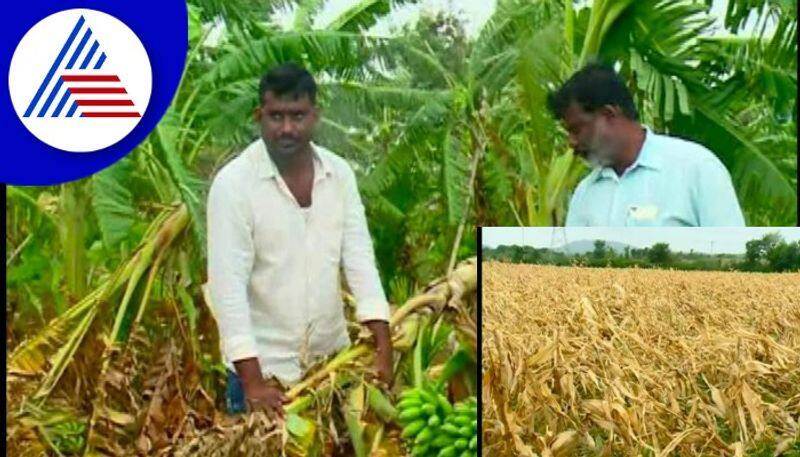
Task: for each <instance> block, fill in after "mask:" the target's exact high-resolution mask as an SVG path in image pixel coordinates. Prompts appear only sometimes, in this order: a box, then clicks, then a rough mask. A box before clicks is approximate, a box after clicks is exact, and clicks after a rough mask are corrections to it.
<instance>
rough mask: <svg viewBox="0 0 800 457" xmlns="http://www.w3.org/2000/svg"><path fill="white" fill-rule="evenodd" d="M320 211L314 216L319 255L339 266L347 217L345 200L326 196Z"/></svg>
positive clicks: (336, 196)
mask: <svg viewBox="0 0 800 457" xmlns="http://www.w3.org/2000/svg"><path fill="white" fill-rule="evenodd" d="M320 203H321V204H320V211H319V212H318V213H317V214H315V215H314V217H315V219H316V220H315V221H314V224H313V229H314V233H315V235H316V236H315V239H316V243H315V246H316V247H317V249H319V251H318V252H317V253H316V254H317V255H320V256H322V258H323V259H325V260H327V261H328V262H330V263H333V264H336V265H338V263H339V261H340V260H341V256H342V242H343V240H344V230H345V227H344V225H345V215H344V200H343V198H342V196H339V195H326V198H325V199H324V200H323V201H322V202H320Z"/></svg>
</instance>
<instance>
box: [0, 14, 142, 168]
mask: <svg viewBox="0 0 800 457" xmlns="http://www.w3.org/2000/svg"><path fill="white" fill-rule="evenodd" d="M152 84H153V80H152V70H151V68H150V59H149V58H148V56H147V51H146V50H145V47H144V46H143V45H142V42H141V41H140V40H139V37H137V36H136V34H135V33H134V32H133V31H132V30H131V29H130V28H129V27H128V26H127V25H125V23H123V22H122V21H120V20H119V19H117V18H116V17H114V16H111V15H110V14H106V13H104V12H101V11H97V10H92V9H83V8H79V9H69V10H64V11H60V12H57V13H54V14H51V15H50V16H47V17H45V18H44V19H42V20H41V21H39V22H38V23H36V24H35V25H34V26H33V27H31V28H30V30H28V32H27V33H26V34H25V35H24V36H23V37H22V40H20V42H19V44H18V45H17V48H16V50H15V51H14V55H13V57H12V58H11V64H10V67H9V74H8V86H9V93H10V95H11V102H12V104H13V105H14V110H15V111H16V113H17V116H18V117H19V119H20V120H21V121H22V123H23V125H25V127H26V128H27V129H28V131H30V132H31V133H32V134H33V135H34V136H36V138H38V139H39V140H41V141H43V142H44V143H46V144H48V145H50V146H52V147H54V148H57V149H60V150H62V151H68V152H92V151H98V150H101V149H105V148H107V147H109V146H111V145H113V144H116V143H117V142H119V141H120V140H122V139H123V138H125V137H126V136H127V135H128V134H129V133H130V132H131V131H132V130H133V129H134V128H135V127H136V125H137V124H138V123H139V121H140V120H141V119H142V117H143V116H144V113H145V110H146V109H147V105H148V103H149V101H150V94H151V91H152Z"/></svg>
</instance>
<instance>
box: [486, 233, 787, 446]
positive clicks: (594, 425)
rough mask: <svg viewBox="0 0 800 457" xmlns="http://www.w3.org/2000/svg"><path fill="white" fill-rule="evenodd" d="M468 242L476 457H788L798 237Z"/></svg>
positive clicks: (510, 237) (608, 236)
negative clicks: (472, 270)
mask: <svg viewBox="0 0 800 457" xmlns="http://www.w3.org/2000/svg"><path fill="white" fill-rule="evenodd" d="M479 239H481V243H482V264H481V277H482V346H481V348H482V349H481V352H482V396H481V401H482V450H483V455H491V456H500V457H502V456H528V457H531V456H545V455H547V456H596V455H608V456H610V455H649V456H667V455H680V456H690V455H691V456H706V455H707V456H712V455H713V456H723V455H724V456H762V455H763V456H767V455H768V456H773V455H784V456H797V455H800V401H798V400H799V399H800V300H798V298H797V297H800V228H764V227H759V228H756V227H753V228H738V229H730V228H728V229H715V228H685V229H663V228H625V229H619V228H616V229H612V228H561V227H549V228H507V227H502V228H500V227H491V228H483V229H482V236H481V237H480V238H479Z"/></svg>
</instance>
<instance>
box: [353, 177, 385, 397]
mask: <svg viewBox="0 0 800 457" xmlns="http://www.w3.org/2000/svg"><path fill="white" fill-rule="evenodd" d="M347 171H348V173H347V174H346V175H345V178H344V179H345V185H344V193H345V195H344V198H345V215H344V231H343V239H342V264H343V266H344V272H345V277H346V278H347V284H348V285H349V286H350V289H351V290H352V291H353V295H354V296H355V299H356V317H357V318H358V320H359V322H361V323H363V324H365V325H366V326H367V327H368V328H369V329H370V331H371V332H372V334H373V336H374V339H375V349H376V358H375V368H376V370H377V372H378V374H379V375H380V377H381V380H382V381H383V382H385V383H386V384H390V383H391V378H392V343H391V337H390V330H389V324H388V322H389V304H388V302H387V301H386V296H385V295H384V293H383V287H382V286H381V279H380V276H379V275H378V269H377V267H376V266H375V253H374V251H373V249H372V238H370V235H369V229H368V228H367V218H366V216H365V214H364V205H363V204H362V203H361V196H360V195H359V194H358V185H357V184H356V178H355V175H354V174H353V171H352V170H351V169H349V168H348V169H347Z"/></svg>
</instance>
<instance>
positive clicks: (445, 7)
mask: <svg viewBox="0 0 800 457" xmlns="http://www.w3.org/2000/svg"><path fill="white" fill-rule="evenodd" d="M357 3H358V0H328V1H327V2H326V3H325V6H324V7H323V9H322V11H320V13H319V15H318V22H319V24H318V25H325V24H327V23H329V22H330V21H331V20H333V19H334V18H335V17H337V16H338V15H339V14H341V13H342V12H344V11H346V10H347V8H349V7H351V6H353V5H355V4H357ZM591 3H592V1H591V0H582V1H579V2H577V3H576V4H577V5H578V6H579V7H580V6H583V5H589V4H591ZM496 4H497V1H496V0H462V1H455V0H420V1H418V2H417V3H415V4H406V5H402V6H400V7H399V8H396V9H395V11H394V12H393V13H392V14H390V15H389V16H387V17H386V18H384V19H382V20H381V21H379V22H378V24H376V26H375V27H374V28H373V30H372V32H373V33H378V34H386V33H390V32H391V31H392V29H396V28H399V27H402V26H403V25H404V24H408V23H413V22H414V21H416V20H417V18H419V16H420V14H421V13H435V12H437V11H449V12H452V13H454V14H456V15H457V16H458V17H460V18H462V19H463V20H464V26H465V29H466V32H467V35H469V36H471V37H475V36H477V34H478V32H479V31H480V29H481V27H482V26H483V24H484V23H485V22H486V21H487V20H488V19H489V17H490V16H491V15H492V12H493V11H494V9H495V6H496ZM727 6H728V0H715V1H714V3H713V4H712V6H711V14H712V15H713V16H715V17H716V18H718V20H717V33H723V34H724V33H726V32H725V31H724V29H723V26H722V20H723V18H724V16H725V10H726V8H727ZM278 22H279V23H281V24H284V25H289V24H291V23H292V15H291V14H290V13H289V12H288V11H286V12H284V13H283V14H281V15H280V17H279V19H278ZM751 22H753V21H751ZM750 25H751V26H752V25H753V24H752V23H751V24H750Z"/></svg>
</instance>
